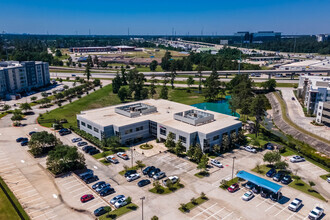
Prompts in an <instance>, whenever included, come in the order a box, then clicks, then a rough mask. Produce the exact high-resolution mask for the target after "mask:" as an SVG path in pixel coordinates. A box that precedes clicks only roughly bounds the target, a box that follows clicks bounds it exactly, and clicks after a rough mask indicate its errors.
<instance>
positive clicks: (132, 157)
mask: <svg viewBox="0 0 330 220" xmlns="http://www.w3.org/2000/svg"><path fill="white" fill-rule="evenodd" d="M131 167H133V147H131Z"/></svg>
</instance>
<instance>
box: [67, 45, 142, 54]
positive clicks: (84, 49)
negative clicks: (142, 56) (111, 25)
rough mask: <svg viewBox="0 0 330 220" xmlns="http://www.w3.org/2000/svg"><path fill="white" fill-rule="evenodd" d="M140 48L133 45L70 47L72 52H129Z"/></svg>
mask: <svg viewBox="0 0 330 220" xmlns="http://www.w3.org/2000/svg"><path fill="white" fill-rule="evenodd" d="M141 50H142V49H140V48H136V47H134V46H106V47H70V52H72V53H92V52H111V51H119V52H130V51H141Z"/></svg>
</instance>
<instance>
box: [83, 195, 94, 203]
mask: <svg viewBox="0 0 330 220" xmlns="http://www.w3.org/2000/svg"><path fill="white" fill-rule="evenodd" d="M92 199H94V196H93V195H92V194H86V195H83V196H82V197H81V198H80V201H81V202H88V201H90V200H92Z"/></svg>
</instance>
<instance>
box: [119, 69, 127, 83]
mask: <svg viewBox="0 0 330 220" xmlns="http://www.w3.org/2000/svg"><path fill="white" fill-rule="evenodd" d="M120 71H121V84H122V85H124V86H125V85H127V84H128V83H127V73H126V70H125V69H124V68H121V70H120Z"/></svg>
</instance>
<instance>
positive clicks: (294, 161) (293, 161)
mask: <svg viewBox="0 0 330 220" xmlns="http://www.w3.org/2000/svg"><path fill="white" fill-rule="evenodd" d="M302 161H305V158H303V157H301V156H297V155H295V156H293V157H291V158H290V162H291V163H297V162H302Z"/></svg>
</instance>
